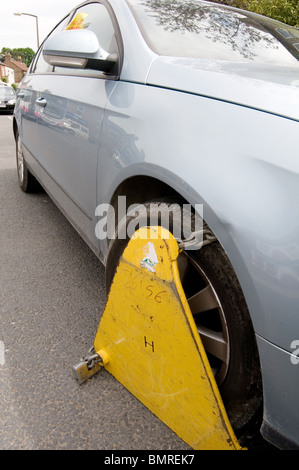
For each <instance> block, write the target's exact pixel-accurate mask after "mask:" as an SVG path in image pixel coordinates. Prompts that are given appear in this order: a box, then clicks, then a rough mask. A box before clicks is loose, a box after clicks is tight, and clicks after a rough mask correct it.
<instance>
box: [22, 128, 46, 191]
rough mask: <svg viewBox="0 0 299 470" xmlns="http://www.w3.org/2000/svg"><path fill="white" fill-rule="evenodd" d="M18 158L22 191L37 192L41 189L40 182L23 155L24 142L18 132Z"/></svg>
mask: <svg viewBox="0 0 299 470" xmlns="http://www.w3.org/2000/svg"><path fill="white" fill-rule="evenodd" d="M16 159H17V172H18V182H19V186H20V188H21V189H22V191H24V192H25V193H35V192H37V191H40V189H41V186H40V184H39V183H38V181H37V180H36V179H35V177H34V176H33V175H32V174H31V173H30V171H29V170H28V168H27V165H26V162H25V159H24V155H23V149H22V142H21V138H20V135H19V133H18V132H17V134H16Z"/></svg>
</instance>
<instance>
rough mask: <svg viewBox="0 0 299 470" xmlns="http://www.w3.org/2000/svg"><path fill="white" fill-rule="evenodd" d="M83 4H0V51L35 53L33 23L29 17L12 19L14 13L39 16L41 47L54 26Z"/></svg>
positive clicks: (60, 0)
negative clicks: (21, 48)
mask: <svg viewBox="0 0 299 470" xmlns="http://www.w3.org/2000/svg"><path fill="white" fill-rule="evenodd" d="M82 1H83V0H49V1H47V2H46V1H45V0H1V18H2V20H1V25H0V51H1V49H2V47H9V48H11V49H14V48H18V47H31V49H33V50H34V51H36V50H37V34H36V20H35V18H33V17H31V16H24V15H23V16H14V12H17V13H18V12H20V13H30V14H32V15H36V16H38V27H39V40H40V43H42V41H43V40H44V39H45V37H46V36H47V35H48V33H49V32H50V31H51V30H52V29H53V28H54V27H55V26H56V24H57V23H59V21H60V20H61V19H62V18H63V17H64V16H65V15H66V14H67V13H69V12H70V10H72V9H73V8H74V7H76V6H77V5H79V4H80V3H82Z"/></svg>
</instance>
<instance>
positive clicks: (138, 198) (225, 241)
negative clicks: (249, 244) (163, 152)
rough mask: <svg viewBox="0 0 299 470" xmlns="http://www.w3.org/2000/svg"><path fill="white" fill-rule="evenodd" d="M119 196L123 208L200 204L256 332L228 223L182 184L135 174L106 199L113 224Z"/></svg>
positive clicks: (248, 285) (254, 309) (256, 314)
mask: <svg viewBox="0 0 299 470" xmlns="http://www.w3.org/2000/svg"><path fill="white" fill-rule="evenodd" d="M119 196H126V206H127V208H128V207H130V205H132V204H134V203H138V204H144V203H146V202H149V201H152V200H156V201H159V200H161V199H166V198H167V199H170V200H173V202H177V201H180V202H182V203H183V204H191V205H192V206H193V207H195V204H203V219H204V221H205V223H206V224H207V225H208V226H209V228H210V229H211V230H212V232H213V233H214V235H215V236H216V238H217V240H218V241H219V243H220V245H221V246H222V248H223V249H224V251H225V252H226V254H227V256H228V259H229V261H230V263H231V265H232V268H233V270H234V272H235V274H236V276H237V278H238V281H239V283H240V286H241V288H242V291H243V294H244V298H245V300H246V303H247V305H248V309H249V312H250V316H251V319H252V323H253V327H254V330H255V331H256V328H255V326H256V325H255V323H256V322H257V323H258V324H260V323H261V321H262V320H261V315H260V314H261V312H262V307H261V305H260V301H259V298H258V295H257V292H256V289H255V286H254V284H253V282H252V279H251V276H250V273H249V270H248V267H247V266H246V263H245V260H244V257H243V255H242V252H241V250H240V249H239V247H238V240H236V238H235V236H234V230H233V227H232V226H231V224H230V223H226V222H225V221H224V220H221V218H220V217H218V216H217V214H215V212H214V211H213V209H212V208H211V207H210V206H209V204H208V203H207V202H206V201H205V200H204V199H203V198H202V197H201V196H200V194H198V193H197V192H195V191H194V190H193V189H192V188H190V187H188V185H187V184H186V185H184V184H182V182H181V181H180V182H177V185H176V182H175V183H174V184H172V185H170V184H168V182H166V181H162V180H161V179H159V178H158V177H156V176H153V175H151V176H149V175H143V174H139V175H134V176H129V177H127V178H126V179H125V180H123V181H122V182H121V183H120V184H119V185H118V186H117V187H116V189H115V191H114V193H113V195H112V197H111V199H110V204H111V205H112V206H113V207H114V210H115V214H116V220H117V210H118V206H117V202H118V197H119Z"/></svg>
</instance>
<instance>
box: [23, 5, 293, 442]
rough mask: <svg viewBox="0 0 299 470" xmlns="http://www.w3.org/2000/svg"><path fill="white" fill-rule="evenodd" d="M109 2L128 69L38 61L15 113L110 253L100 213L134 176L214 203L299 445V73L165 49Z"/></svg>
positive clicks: (59, 194) (42, 171)
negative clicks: (73, 67) (55, 70)
mask: <svg viewBox="0 0 299 470" xmlns="http://www.w3.org/2000/svg"><path fill="white" fill-rule="evenodd" d="M105 4H108V3H107V2H106V0H105ZM109 5H111V6H110V7H109V8H112V9H113V11H114V13H115V17H116V18H117V22H118V27H119V31H118V34H120V35H121V40H122V44H123V61H122V69H121V73H120V77H113V76H111V77H107V76H106V77H103V76H96V77H91V76H76V73H74V74H73V76H72V75H71V74H68V75H66V74H61V75H59V74H34V73H30V71H29V72H28V73H27V75H26V77H25V78H24V80H23V82H22V84H21V86H20V89H19V93H20V92H22V93H23V97H21V96H20V98H18V102H17V107H16V111H15V119H16V122H17V126H18V129H19V131H20V135H21V138H22V142H23V147H24V155H25V160H26V162H27V163H28V166H29V168H30V170H31V171H32V172H33V174H35V175H36V176H37V178H38V179H39V180H40V181H41V183H42V184H43V185H44V186H45V188H46V189H47V191H48V192H49V193H50V195H51V197H52V198H53V199H54V200H55V202H56V203H57V204H58V205H59V207H60V208H61V210H62V211H63V212H64V213H65V215H66V216H67V217H68V218H69V220H70V221H71V222H72V223H73V225H74V226H75V227H76V228H77V229H78V231H79V232H80V233H81V235H82V236H83V237H84V239H85V240H86V241H87V243H88V244H89V245H90V246H91V248H92V249H93V250H94V251H95V253H96V254H97V255H98V256H99V257H100V258H101V259H102V261H103V262H104V263H105V260H106V256H107V241H106V240H98V239H97V238H96V235H95V225H96V222H97V218H96V215H95V210H96V207H97V206H98V205H99V204H106V203H109V202H111V201H112V200H113V197H114V195H115V194H117V191H118V189H119V188H120V187H121V186H122V185H123V184H124V183H125V182H127V181H130V179H132V178H134V177H142V176H144V177H147V179H148V181H149V178H152V181H160V182H162V183H165V184H166V185H168V186H169V187H171V188H173V190H174V191H176V192H177V193H178V194H180V195H181V196H182V197H183V198H184V199H185V200H186V201H188V202H189V203H190V204H192V205H195V204H203V215H204V219H205V220H206V222H207V223H208V225H209V226H210V228H211V229H212V230H213V232H214V233H215V235H216V236H217V238H218V240H219V241H220V243H221V244H222V246H223V248H224V249H225V251H226V253H227V254H228V256H229V259H230V261H231V263H232V265H233V268H234V270H235V272H236V274H237V276H238V279H239V281H240V284H241V287H242V289H243V292H244V296H245V298H246V301H247V304H248V307H249V311H250V315H251V318H252V322H253V326H254V330H255V333H256V335H257V340H258V347H259V354H260V360H261V364H262V371H263V385H264V397H265V416H264V419H265V422H267V425H269V426H270V427H273V429H276V430H277V432H278V433H279V434H281V435H283V436H285V438H286V439H287V440H289V441H292V442H293V443H295V444H297V445H298V446H299V440H298V435H297V431H296V429H298V425H299V416H298V415H296V414H295V415H292V406H295V399H296V396H295V390H296V389H298V387H299V376H298V374H296V372H297V370H296V368H295V366H294V364H293V363H292V362H291V360H290V359H291V354H292V352H293V350H292V343H293V341H294V340H296V339H298V338H297V337H296V336H298V331H299V328H298V327H299V315H298V300H299V245H298V235H299V223H298V218H297V217H296V214H297V213H298V209H297V202H298V200H299V159H298V157H297V152H298V150H297V149H298V148H299V132H298V126H299V124H298V121H299V111H298V110H299V106H298V105H299V88H298V86H297V85H298V79H297V77H299V74H298V70H299V69H297V70H296V68H284V69H283V70H280V72H279V73H278V70H279V69H278V68H277V67H276V66H273V67H269V66H267V67H266V66H262V65H260V64H259V65H252V64H251V65H250V66H247V65H244V64H240V63H238V64H236V63H230V64H228V63H227V62H225V63H224V62H223V61H214V60H213V61H209V60H207V59H204V60H199V59H194V60H193V59H188V58H185V59H182V58H173V57H161V56H158V55H157V54H156V53H155V52H154V51H152V50H151V49H150V48H149V46H148V44H147V43H146V41H145V40H144V39H143V36H142V34H141V32H140V30H139V28H138V26H137V24H136V22H135V20H134V17H133V15H132V13H131V11H130V8H129V7H128V5H127V4H126V2H125V1H123V0H111V1H110V2H109ZM296 73H297V74H296ZM38 99H45V100H46V102H47V105H46V106H45V107H42V106H39V105H38V103H37V100H38ZM61 149H63V152H61ZM149 189H150V188H149ZM149 192H150V191H149ZM136 202H145V201H136ZM272 354H273V357H275V358H277V362H276V364H277V368H275V364H274V363H272V364H271V367H270V365H269V362H270V363H271V360H272V359H271V355H272ZM298 367H299V366H298ZM289 380H290V382H291V383H292V389H289V388H288V390H287V392H285V393H284V390H283V384H285V383H287V382H286V381H289ZM278 409H279V412H278V411H277V410H278ZM292 416H294V422H292V423H291V424H290V419H291V418H290V417H292ZM296 426H297V427H296Z"/></svg>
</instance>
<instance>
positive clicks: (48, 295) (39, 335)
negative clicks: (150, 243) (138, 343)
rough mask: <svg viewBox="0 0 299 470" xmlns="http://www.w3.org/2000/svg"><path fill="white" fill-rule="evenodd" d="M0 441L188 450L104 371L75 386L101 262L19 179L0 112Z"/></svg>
mask: <svg viewBox="0 0 299 470" xmlns="http://www.w3.org/2000/svg"><path fill="white" fill-rule="evenodd" d="M0 197H1V204H0V260H1V263H0V280H1V291H0V397H1V400H0V449H2V450H8V449H13V450H38V449H41V450H46V449H49V450H63V449H69V450H75V449H82V450H93V449H102V450H139V449H147V450H190V449H189V447H188V446H187V445H186V444H185V443H184V442H182V441H181V440H180V439H179V438H178V437H177V436H176V435H175V434H174V433H172V431H170V430H169V429H168V428H167V427H166V426H165V425H164V424H163V423H162V422H161V421H159V420H158V419H157V418H156V417H155V416H154V415H153V414H152V413H151V412H150V411H149V410H147V409H146V408H145V407H144V406H143V405H142V404H141V403H139V402H138V401H137V399H136V398H135V397H134V396H132V395H131V394H130V393H129V392H128V391H127V390H126V389H124V388H123V387H122V386H121V385H120V384H119V383H118V382H117V381H116V380H115V379H114V378H113V377H112V376H110V374H108V372H106V371H105V370H103V371H101V372H100V373H99V374H98V375H97V376H95V377H94V378H93V379H92V380H90V381H89V382H88V383H86V384H84V385H82V386H79V385H78V384H77V382H76V381H75V379H74V377H73V374H72V366H73V365H74V364H76V363H77V362H78V361H79V359H80V357H82V355H84V354H85V353H86V352H87V351H88V349H89V348H90V346H91V345H92V344H93V340H94V336H95V333H96V329H97V326H98V323H99V319H100V314H101V312H102V311H103V308H104V304H105V287H104V269H103V267H102V265H101V263H100V262H99V261H98V259H97V258H96V257H95V256H94V254H93V253H92V252H91V251H90V249H89V248H88V247H87V245H86V244H85V243H84V242H83V241H82V240H81V238H80V237H79V236H78V235H77V233H76V232H75V231H74V229H73V228H72V226H71V225H70V224H69V223H68V222H67V220H66V219H65V218H64V217H63V215H62V214H61V213H60V211H59V210H58V209H57V208H56V206H55V205H54V204H53V203H52V201H51V200H50V199H49V198H48V196H47V195H46V194H45V193H41V194H37V195H27V194H24V193H22V192H21V190H20V189H19V187H18V183H17V176H16V164H15V147H14V139H13V133H12V117H11V116H9V115H3V114H2V115H0Z"/></svg>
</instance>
